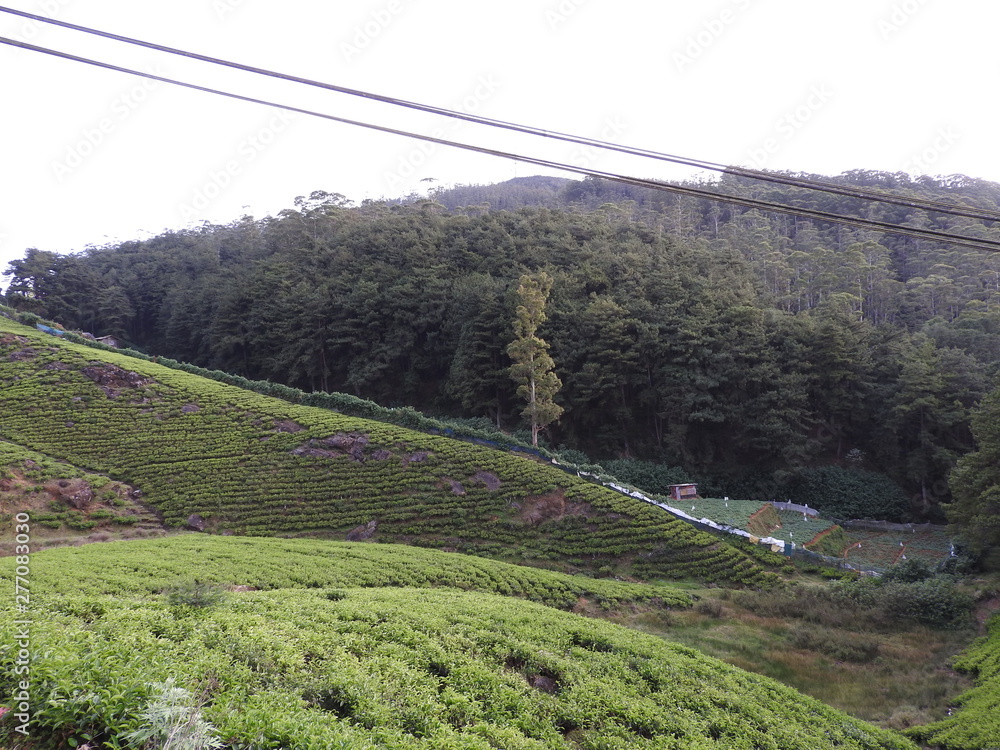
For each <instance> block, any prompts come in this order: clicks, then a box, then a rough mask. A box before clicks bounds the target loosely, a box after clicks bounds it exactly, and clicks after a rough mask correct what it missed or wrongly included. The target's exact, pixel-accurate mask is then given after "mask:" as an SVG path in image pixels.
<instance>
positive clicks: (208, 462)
mask: <svg viewBox="0 0 1000 750" xmlns="http://www.w3.org/2000/svg"><path fill="white" fill-rule="evenodd" d="M0 415H2V421H0V439H4V440H8V441H10V442H13V443H16V444H18V445H21V446H25V447H28V448H31V449H33V450H37V451H40V452H43V453H45V454H47V455H50V456H52V457H55V458H58V459H61V460H65V461H68V462H70V463H72V464H74V465H75V466H78V467H84V468H86V469H87V470H89V471H94V472H100V473H102V474H106V475H108V476H109V477H111V478H113V479H115V480H118V481H122V482H127V483H128V484H130V485H132V486H134V487H136V488H138V489H139V490H140V491H141V493H142V497H143V500H144V502H146V503H148V504H150V505H151V506H153V507H155V508H156V509H157V511H158V512H159V513H160V514H162V517H163V519H164V521H165V522H166V523H167V524H168V525H171V526H175V527H180V526H184V525H186V524H189V523H194V524H196V525H199V526H200V525H202V524H204V527H205V529H206V530H208V531H213V532H218V533H235V534H253V535H303V534H313V535H324V536H333V537H334V538H340V539H343V538H345V536H346V535H349V534H350V535H351V538H368V539H372V540H374V541H384V542H406V543H413V544H420V545H427V546H436V547H441V548H447V549H453V550H456V551H462V552H471V553H477V554H483V555H487V556H497V557H508V558H512V559H518V560H529V561H542V562H545V563H546V564H553V565H560V566H573V567H580V568H589V569H597V568H601V567H608V566H610V567H611V569H613V570H616V571H617V572H622V573H634V574H638V575H642V576H645V577H654V576H674V577H697V578H701V579H705V580H718V581H730V582H736V583H746V584H753V585H758V586H760V585H767V584H768V582H769V581H770V578H769V574H767V573H765V572H764V571H763V570H762V569H761V568H760V567H759V565H758V564H757V563H755V562H753V561H751V560H750V559H749V558H748V557H747V556H746V555H744V554H743V553H742V552H738V551H737V550H735V549H733V548H731V547H729V546H728V545H726V544H724V543H722V542H720V541H719V540H717V539H715V538H713V537H711V536H709V535H707V534H704V533H701V532H698V531H696V530H694V529H693V528H692V527H690V526H688V525H686V524H684V523H682V522H680V521H677V520H675V519H673V518H672V517H671V516H670V515H669V514H667V513H665V512H663V511H661V510H659V509H657V508H655V507H653V506H650V505H649V504H646V503H643V502H641V501H638V500H635V499H632V498H629V497H625V496H623V495H620V494H618V493H616V492H613V491H611V490H608V489H605V488H602V487H599V486H596V485H593V484H590V483H588V482H586V481H583V480H580V479H578V478H576V477H574V476H570V475H567V474H566V473H565V472H562V471H560V470H558V469H556V468H554V467H552V466H550V465H545V464H542V463H539V462H538V461H535V460H532V459H530V458H527V457H524V456H518V455H512V454H509V453H505V452H502V451H497V450H491V449H487V448H484V447H479V446H474V445H469V444H467V443H462V442H459V441H455V440H450V439H447V438H442V437H435V436H430V435H425V434H422V433H418V432H414V431H411V430H407V429H404V428H401V427H397V426H393V425H388V424H384V423H381V422H371V421H366V420H362V419H358V418H354V417H347V416H345V415H342V414H338V413H335V412H332V411H327V410H323V409H318V408H311V407H302V406H298V405H293V404H288V403H286V402H283V401H278V400H275V399H270V398H267V397H263V396H261V395H259V394H255V393H251V392H249V391H245V390H241V389H238V388H234V387H232V386H226V385H223V384H220V383H216V382H214V381H210V380H207V379H205V378H202V377H199V376H196V375H192V374H189V373H184V372H180V371H178V370H172V369H168V368H165V367H162V366H159V365H156V364H154V363H150V362H145V361H143V360H138V359H135V358H129V357H126V356H124V355H121V354H118V353H114V352H105V351H99V350H96V349H92V348H88V347H85V346H81V345H77V344H72V343H68V342H65V341H63V340H61V339H58V338H56V337H53V336H49V335H47V334H43V333H40V332H38V331H35V330H33V329H29V328H26V327H24V326H21V325H19V324H16V323H14V322H12V321H10V320H7V319H5V318H2V317H0ZM7 512H8V513H9V510H8V511H7ZM192 516H197V517H198V518H192ZM8 523H9V518H8Z"/></svg>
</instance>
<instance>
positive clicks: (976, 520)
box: [945, 389, 1000, 552]
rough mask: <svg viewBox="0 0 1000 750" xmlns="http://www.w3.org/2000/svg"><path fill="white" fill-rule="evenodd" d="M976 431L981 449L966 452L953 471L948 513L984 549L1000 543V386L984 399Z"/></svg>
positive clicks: (974, 544) (975, 419)
mask: <svg viewBox="0 0 1000 750" xmlns="http://www.w3.org/2000/svg"><path fill="white" fill-rule="evenodd" d="M972 432H973V434H974V435H975V437H976V444H977V447H978V450H976V451H975V452H973V453H969V454H967V455H965V456H963V457H962V458H961V459H960V460H959V462H958V465H957V466H956V467H955V469H954V471H952V473H951V478H950V485H951V492H952V495H953V497H954V502H953V503H951V504H950V505H947V506H945V513H946V514H947V516H948V520H949V521H951V523H953V524H955V525H956V526H958V528H959V533H960V534H961V536H962V538H963V539H964V540H965V541H966V542H968V544H969V546H970V547H971V548H972V549H973V550H975V551H977V552H984V551H987V550H988V549H990V548H996V547H998V546H1000V389H997V390H995V391H993V392H992V393H990V394H989V395H988V396H987V397H986V398H984V399H983V402H982V405H981V406H980V408H979V410H978V411H977V412H976V414H975V415H974V416H973V418H972Z"/></svg>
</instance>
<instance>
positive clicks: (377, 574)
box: [0, 535, 916, 750]
mask: <svg viewBox="0 0 1000 750" xmlns="http://www.w3.org/2000/svg"><path fill="white" fill-rule="evenodd" d="M157 560H162V561H163V564H162V568H163V569H160V568H159V567H158V566H157V564H156V561H157ZM393 561H395V563H394V562H393ZM15 566H16V561H15V559H14V558H5V559H0V580H2V581H4V583H5V585H6V584H8V583H9V582H10V579H11V578H12V577H13V574H14V572H15V569H16V567H15ZM30 567H31V581H32V605H31V625H30V633H29V635H30V647H29V648H30V652H31V656H30V658H29V659H28V661H27V664H28V665H29V667H30V672H29V673H28V674H27V676H22V677H21V679H24V680H25V681H26V682H28V683H30V686H29V689H27V690H26V695H27V697H26V698H25V699H24V700H23V701H21V702H20V703H18V702H15V706H17V708H15V709H14V711H12V712H8V713H7V715H6V716H0V745H2V746H5V747H17V748H25V749H26V750H41V749H42V748H56V747H59V748H61V747H80V746H84V745H86V746H88V747H151V746H157V747H161V746H167V745H165V744H163V743H164V740H165V738H166V737H167V736H168V735H172V736H173V742H174V743H175V744H172V745H170V746H178V745H179V744H180V743H183V746H191V747H194V746H198V747H213V746H219V745H222V746H224V747H229V748H251V747H252V748H287V749H288V750H300V749H301V750H320V749H323V750H327V749H328V748H375V747H379V748H419V749H421V750H431V749H432V748H433V749H434V750H490V749H491V748H510V749H512V750H513V749H521V750H542V749H543V748H548V749H551V750H573V749H576V748H587V749H589V750H598V749H607V750H611V749H617V750H625V749H626V748H628V749H632V748H635V749H638V750H642V749H643V748H649V749H650V750H652V749H653V748H705V749H706V750H707V749H708V748H748V749H749V748H768V749H772V750H825V749H826V748H841V749H842V750H876V749H882V750H915V747H916V746H915V745H913V744H912V743H911V742H909V741H908V740H906V739H905V738H903V737H901V736H900V735H898V734H896V733H894V732H891V731H888V730H884V729H880V728H877V727H875V726H873V725H871V724H867V723H865V722H862V721H860V720H857V719H853V718H850V717H848V716H847V715H845V714H843V713H841V712H838V711H836V710H834V709H831V708H830V707H828V706H825V705H823V704H822V703H819V702H818V701H815V700H813V699H811V698H807V697H805V696H803V695H801V694H799V693H797V692H795V691H794V690H792V689H790V688H787V687H785V686H782V685H780V684H779V683H777V682H774V681H772V680H770V679H768V678H765V677H760V676H758V675H753V674H750V673H748V672H744V671H741V670H739V669H737V668H734V667H731V666H728V665H726V664H724V663H722V662H720V661H717V660H715V659H711V658H709V657H705V656H703V655H701V654H699V653H698V652H697V651H694V650H693V649H690V648H685V647H683V646H678V645H675V644H670V643H667V642H665V641H663V640H661V639H659V638H656V637H653V636H650V635H645V634H642V633H638V632H634V631H630V630H627V629H625V628H623V627H620V626H617V625H614V624H611V623H608V622H605V621H601V620H594V619H588V618H585V617H581V616H578V615H575V614H572V613H569V612H562V611H558V610H556V609H553V608H551V607H547V606H543V605H542V604H538V603H535V602H531V601H525V600H524V598H512V597H510V596H501V595H500V593H501V592H503V591H504V590H505V589H507V590H509V592H510V593H512V594H519V595H521V596H523V595H524V594H525V593H526V592H529V593H528V595H529V597H531V598H543V599H544V598H549V597H552V598H554V599H556V600H560V599H564V598H565V597H566V594H569V595H570V598H572V597H573V596H575V595H576V594H583V595H591V596H592V595H596V594H597V593H598V592H599V591H602V592H603V595H607V596H611V597H622V599H621V600H620V601H626V600H627V599H628V598H629V597H636V599H635V600H636V601H638V600H639V598H640V597H641V591H642V590H643V589H644V588H645V587H644V586H641V585H632V586H629V585H627V584H620V583H615V582H601V581H583V582H579V581H578V580H577V578H576V577H571V576H562V575H558V574H554V573H551V572H548V571H532V570H530V569H526V568H521V569H518V568H516V567H515V566H509V565H504V564H500V563H495V562H491V561H484V560H475V559H474V558H470V557H467V556H462V555H454V554H449V553H444V552H439V551H434V550H407V549H406V548H401V547H398V546H396V547H395V548H389V549H387V548H385V547H381V546H378V545H351V544H346V543H334V542H327V541H321V540H275V539H259V538H258V539H246V538H232V539H226V538H221V537H206V536H195V535H184V536H175V537H171V538H168V539H162V540H142V541H128V542H113V543H104V544H92V545H87V546H85V547H83V548H79V549H74V548H61V549H49V550H44V551H42V552H38V553H35V554H33V555H32V556H31V566H30ZM63 571H66V572H68V573H70V574H71V576H72V577H73V580H66V579H64V578H63V576H62V572H63ZM196 576H205V577H208V578H215V577H218V578H220V579H221V580H224V581H229V582H231V581H234V580H239V581H249V582H253V584H254V586H257V587H259V588H261V589H268V590H257V591H254V590H246V589H251V588H254V586H248V585H246V584H243V585H240V586H236V587H234V586H229V587H228V588H229V589H230V590H229V591H228V592H225V593H224V592H221V591H219V590H217V589H211V590H204V589H199V588H198V587H194V586H187V587H185V586H178V585H176V584H175V581H187V582H191V581H192V580H193V578H194V577H196ZM391 579H395V581H396V582H395V584H392V583H391ZM78 582H84V585H85V590H84V592H82V593H66V592H67V590H68V589H70V588H72V587H73V586H74V585H76V584H77V583H78ZM379 584H381V585H379ZM330 585H333V586H335V588H329V586H330ZM161 586H165V588H164V589H161V588H160V587H161ZM358 586H374V587H368V588H359V587H358ZM456 587H468V588H469V589H470V590H469V591H459V590H457V589H456ZM590 587H593V588H590ZM600 587H606V588H603V589H602V588H600ZM650 588H652V587H650ZM658 593H659V595H660V596H667V597H669V596H670V595H669V592H668V590H666V589H659V590H658ZM678 596H680V597H681V599H680V600H678V601H675V602H674V605H675V606H683V605H684V602H683V595H678ZM647 606H654V607H660V606H664V600H663V599H658V600H657V601H653V600H649V601H648V602H647ZM24 616H25V615H24V614H23V613H22V614H21V615H20V616H19V617H20V618H21V619H22V620H23V618H24ZM13 620H14V617H13V616H12V615H11V613H10V612H9V611H0V644H9V643H12V642H15V641H16V640H18V638H19V637H20V635H18V633H22V634H23V631H21V630H18V626H16V625H15V624H14V623H13ZM17 659H18V656H17V652H16V651H14V650H12V649H4V648H0V665H2V669H0V704H2V705H7V706H9V705H10V704H9V702H7V701H9V696H12V695H14V694H16V692H17V690H18V689H19V688H18V686H17V683H15V679H16V678H15V671H14V670H15V668H16V666H17V663H18V662H17ZM22 706H23V707H24V710H25V712H26V713H27V714H30V716H31V724H30V730H31V731H30V737H28V738H25V737H24V736H21V735H19V734H18V733H17V732H16V728H15V727H16V726H17V725H16V724H15V721H17V718H16V712H18V711H20V710H21V707H22ZM196 741H197V743H196Z"/></svg>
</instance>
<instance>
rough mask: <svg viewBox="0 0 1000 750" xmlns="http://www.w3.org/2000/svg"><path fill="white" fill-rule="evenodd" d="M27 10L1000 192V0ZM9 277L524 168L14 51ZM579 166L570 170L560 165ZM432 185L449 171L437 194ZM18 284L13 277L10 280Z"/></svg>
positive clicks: (540, 145) (18, 24) (668, 148)
mask: <svg viewBox="0 0 1000 750" xmlns="http://www.w3.org/2000/svg"><path fill="white" fill-rule="evenodd" d="M0 5H5V6H7V7H10V8H16V9H18V10H23V11H29V12H33V13H37V14H40V15H44V16H48V17H54V18H57V19H58V20H61V21H67V22H71V23H75V24H80V25H84V26H90V27H95V28H99V29H102V30H106V31H110V32H114V33H118V34H122V35H126V36H131V37H137V38H140V39H144V40H149V41H153V42H157V43H160V44H165V45H169V46H173V47H179V48H182V49H188V50H191V51H195V52H200V53H203V54H209V55H213V56H216V57H220V58H224V59H230V60H234V61H237V62H242V63H246V64H251V65H255V66H258V67H263V68H270V69H273V70H278V71H282V72H286V73H290V74H294V75H299V76H303V77H308V78H313V79H318V80H322V81H326V82H330V83H335V84H338V85H342V86H349V87H353V88H357V89H362V90H367V91H372V92H375V93H379V94H386V95H392V96H396V97H400V98H405V99H409V100H413V101H418V102H422V103H427V104H433V105H438V106H443V107H448V108H453V109H458V110H463V111H468V112H476V113H478V114H482V115H485V116H488V117H492V118H497V119H504V120H510V121H514V122H518V123H524V124H528V125H533V126H537V127H542V128H546V129H551V130H557V131H563V132H569V133H573V134H577V135H581V136H587V137H591V138H600V139H604V140H610V141H615V142H618V143H623V144H627V145H630V146H637V147H642V148H647V149H653V150H657V151H664V152H668V153H672V154H677V155H682V156H686V157H693V158H697V159H703V160H708V161H712V162H721V163H726V164H741V165H744V166H749V167H761V168H768V169H790V170H796V171H808V172H815V173H822V174H839V173H841V172H843V171H845V170H849V169H875V170H886V171H906V172H910V173H925V174H954V173H961V174H966V175H970V176H973V177H980V178H984V179H988V180H994V181H1000V149H998V148H997V146H996V144H995V139H996V137H997V135H996V134H997V130H998V128H997V119H998V110H1000V105H998V100H997V88H996V82H997V79H998V73H1000V54H998V50H1000V46H998V45H997V42H996V30H997V28H1000V4H998V3H996V2H994V0H948V2H945V1H944V0H838V2H830V1H829V0H827V1H825V2H819V1H818V0H718V1H717V2H697V3H696V2H691V1H687V2H685V1H682V0H656V1H654V0H614V2H612V0H506V1H505V2H491V3H486V2H480V1H479V0H364V1H361V2H335V1H332V0H283V1H282V2H277V0H169V2H168V1H167V0H0ZM0 36H4V37H8V38H13V39H17V40H21V41H28V42H31V43H33V44H37V45H40V46H43V47H50V48H54V49H58V50H61V51H66V52H72V53H75V54H78V55H81V56H85V57H93V58H97V59H100V60H104V61H108V62H113V63H116V64H119V65H123V66H127V67H134V68H138V69H141V70H144V71H151V72H155V73H158V74H160V75H164V76H169V77H175V78H180V79H184V80H189V81H191V82H194V83H199V84H202V85H208V86H213V87H217V88H225V89H230V90H233V91H236V92H239V93H243V94H247V95H250V96H254V97H257V98H263V99H271V100H274V101H277V102H281V103H283V104H286V105H289V106H299V107H304V108H308V109H315V110H320V111H323V112H327V113H330V114H336V115H340V116H345V117H352V118H355V119H361V120H368V121H372V122H376V123H380V124H384V125H389V126H392V127H398V128H401V129H408V130H414V131H419V132H422V133H426V134H434V135H441V136H442V137H446V138H450V139H454V140H466V141H469V142H474V143H477V144H482V145H488V146H492V147H496V148H501V149H505V150H508V151H514V152H521V153H526V154H529V155H534V156H540V157H544V158H551V159H557V160H562V161H567V162H571V163H574V164H577V165H580V166H587V167H593V168H597V169H603V170H613V171H623V172H627V173H629V174H634V175H639V176H644V177H662V178H666V179H683V178H685V177H690V176H693V173H692V172H691V170H684V169H680V168H676V167H670V166H669V165H665V164H662V163H658V162H651V161H642V160H638V159H634V158H632V159H624V158H616V157H614V156H611V155H608V154H602V153H600V152H592V151H588V150H586V149H583V148H581V147H579V146H573V145H569V144H565V143H558V142H548V141H538V140H537V139H529V138H527V137H524V136H520V137H516V136H513V135H510V134H505V133H502V132H498V131H493V130H490V129H485V128H482V127H479V126H474V125H470V124H462V123H459V122H457V121H453V120H443V121H442V120H437V119H436V118H432V117H429V116H427V115H419V114H417V113H412V112H408V111H405V110H402V109H399V108H394V107H390V106H386V105H382V104H377V103H373V102H368V101H362V100H359V99H356V98H351V97H346V96H343V95H339V94H334V93H331V92H323V91H317V90H313V89H308V88H304V87H302V86H297V85H293V84H290V83H283V82H276V81H272V80H269V79H265V78H261V77H257V76H252V75H249V74H246V73H240V72H237V71H227V70H223V69H219V68H216V67H213V66H209V65H206V64H204V63H195V62H192V61H187V60H183V59H181V58H178V57H173V56H170V55H166V54H162V53H156V52H152V51H149V50H145V49H140V48H135V47H131V46H128V45H123V44H120V43H116V42H111V41H106V40H101V39H95V38H93V37H90V36H87V35H83V34H80V33H77V32H71V31H68V30H64V29H59V28H55V27H51V26H49V25H46V24H40V23H35V22H30V21H26V20H24V19H22V18H18V17H15V16H11V15H9V14H6V13H0ZM0 92H2V108H3V110H2V118H0V170H2V175H3V179H2V180H0V270H2V269H3V268H6V266H7V262H8V261H9V260H11V259H13V258H18V257H21V256H22V255H23V252H24V250H25V248H27V247H38V248H41V249H48V250H56V251H59V252H71V251H80V250H83V249H84V248H85V247H87V246H88V245H97V246H100V245H103V244H106V243H108V242H111V241H115V240H125V239H133V238H143V237H148V236H150V235H154V234H158V233H160V232H162V231H164V230H165V229H180V228H183V227H186V226H192V225H198V224H200V223H201V222H203V221H209V222H213V223H227V222H229V221H232V220H234V219H236V218H238V217H239V216H241V215H244V214H250V215H252V216H255V217H257V218H262V217H264V216H266V215H268V214H275V213H277V212H278V211H280V210H282V209H283V208H289V207H291V206H292V205H293V201H294V199H295V197H296V196H298V195H305V194H308V193H309V192H311V191H313V190H326V191H330V192H338V193H342V194H344V195H345V196H347V197H348V198H349V199H351V200H353V201H355V202H360V201H362V200H364V199H366V198H372V199H378V198H381V197H397V196H400V195H404V194H407V193H410V192H412V191H425V190H426V189H427V187H428V185H432V184H433V185H436V186H439V185H450V184H460V183H490V182H497V181H502V180H506V179H510V178H512V177H515V176H526V175H530V174H536V173H538V172H539V170H538V169H537V168H534V167H532V166H530V165H525V164H518V163H515V162H511V161H507V160H504V159H497V158H494V157H486V156H479V155H475V154H470V153H467V152H463V151H456V150H453V149H449V148H447V147H442V146H429V145H427V144H421V143H420V142H417V141H413V140H410V139H406V138H402V137H399V136H392V135H385V134H380V133H373V132H369V131H365V130H361V129H358V128H356V127H350V126H346V125H342V124H336V123H332V122H329V121H325V120H321V119H316V118H311V117H308V116H304V115H291V116H289V115H288V114H287V113H285V112H282V111H279V110H275V109H271V108H268V107H264V106H260V105H254V104H248V103H243V102H235V101H230V100H227V99H223V98H220V97H216V96H213V95H209V94H205V93H200V92H195V91H190V90H185V89H181V88H177V87H174V86H171V85H169V84H165V83H157V82H153V81H150V80H144V79H142V78H137V77H130V76H128V75H124V74H122V73H117V72H111V71H105V70H100V69H96V68H92V67H89V66H86V65H82V64H79V63H74V62H67V61H64V60H60V59H55V58H51V57H48V56H44V55H41V54H38V53H36V52H29V51H25V50H22V49H15V48H11V47H9V46H0ZM567 176H572V175H567ZM425 178H432V179H434V180H437V182H433V183H431V182H427V181H424V180H425ZM0 281H2V280H0Z"/></svg>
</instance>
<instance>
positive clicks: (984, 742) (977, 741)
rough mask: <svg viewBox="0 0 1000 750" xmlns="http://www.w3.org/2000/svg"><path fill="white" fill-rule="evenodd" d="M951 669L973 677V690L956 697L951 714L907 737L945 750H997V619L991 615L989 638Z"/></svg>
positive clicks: (999, 672)
mask: <svg viewBox="0 0 1000 750" xmlns="http://www.w3.org/2000/svg"><path fill="white" fill-rule="evenodd" d="M955 667H956V668H957V669H960V670H963V671H966V672H969V673H971V674H973V675H975V676H976V683H977V684H976V686H975V687H974V688H972V689H971V690H970V691H968V692H967V693H965V694H964V695H962V696H961V697H959V699H958V700H957V701H956V703H957V704H958V709H957V710H956V711H955V712H954V714H952V715H951V716H949V717H948V718H947V719H944V720H943V721H939V722H936V723H934V724H929V725H927V726H923V727H916V728H915V729H912V730H910V734H911V735H912V736H913V737H914V739H916V740H918V741H920V742H923V743H925V744H928V745H934V746H937V747H942V748H946V750H979V749H980V748H994V747H1000V615H994V617H993V619H992V620H991V621H990V625H989V634H988V635H987V636H986V637H985V638H982V639H980V640H979V641H977V642H976V643H975V644H974V645H973V646H972V647H971V648H969V649H968V650H967V651H966V652H965V653H964V654H963V655H962V656H961V657H959V658H958V659H957V660H956V661H955Z"/></svg>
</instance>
